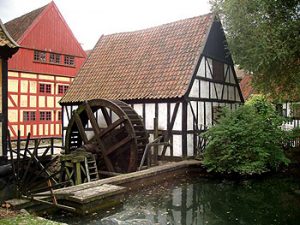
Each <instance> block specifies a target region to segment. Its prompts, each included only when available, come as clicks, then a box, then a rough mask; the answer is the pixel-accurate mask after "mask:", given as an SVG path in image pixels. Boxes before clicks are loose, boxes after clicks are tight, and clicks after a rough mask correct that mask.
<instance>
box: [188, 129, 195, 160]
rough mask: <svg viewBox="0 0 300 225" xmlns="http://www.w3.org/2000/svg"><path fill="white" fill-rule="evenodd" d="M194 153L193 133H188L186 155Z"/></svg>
mask: <svg viewBox="0 0 300 225" xmlns="http://www.w3.org/2000/svg"><path fill="white" fill-rule="evenodd" d="M193 155H194V135H193V134H188V135H187V156H193Z"/></svg>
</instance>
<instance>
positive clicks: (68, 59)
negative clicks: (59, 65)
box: [64, 55, 75, 66]
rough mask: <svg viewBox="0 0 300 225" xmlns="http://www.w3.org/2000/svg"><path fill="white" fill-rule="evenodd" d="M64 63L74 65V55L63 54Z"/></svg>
mask: <svg viewBox="0 0 300 225" xmlns="http://www.w3.org/2000/svg"><path fill="white" fill-rule="evenodd" d="M64 64H65V65H69V66H74V65H75V57H74V56H71V55H65V58H64Z"/></svg>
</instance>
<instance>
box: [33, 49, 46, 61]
mask: <svg viewBox="0 0 300 225" xmlns="http://www.w3.org/2000/svg"><path fill="white" fill-rule="evenodd" d="M33 60H34V61H38V62H46V52H44V51H38V50H34V56H33Z"/></svg>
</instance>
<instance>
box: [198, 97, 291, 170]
mask: <svg viewBox="0 0 300 225" xmlns="http://www.w3.org/2000/svg"><path fill="white" fill-rule="evenodd" d="M282 122H283V118H282V117H280V116H279V115H278V114H277V113H276V111H275V109H274V108H273V106H272V105H271V104H270V103H269V102H267V100H266V99H265V98H263V97H256V98H255V99H253V100H251V101H249V103H248V104H246V105H243V106H240V107H239V108H238V109H237V110H236V111H233V112H231V111H229V110H228V109H227V110H225V112H224V114H223V116H222V117H221V118H220V120H219V123H218V124H216V125H215V126H213V127H211V128H210V129H209V130H208V131H206V132H205V133H204V135H203V136H204V138H205V139H206V140H207V141H208V144H207V146H206V148H205V151H204V159H203V164H204V165H205V166H206V167H207V169H208V171H215V172H220V173H238V174H242V175H247V174H261V173H264V172H267V171H270V170H276V169H278V167H279V166H280V165H281V164H285V165H287V164H288V163H289V160H288V159H287V158H286V156H285V154H284V152H283V148H282V145H283V143H285V142H287V141H288V135H287V133H286V132H284V131H283V130H281V128H280V125H281V124H282Z"/></svg>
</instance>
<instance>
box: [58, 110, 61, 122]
mask: <svg viewBox="0 0 300 225" xmlns="http://www.w3.org/2000/svg"><path fill="white" fill-rule="evenodd" d="M57 120H62V113H61V111H58V115H57Z"/></svg>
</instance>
